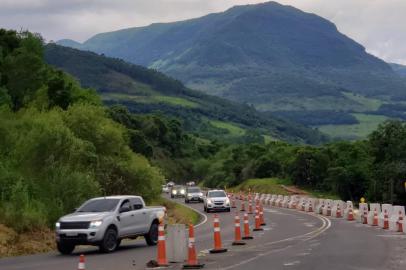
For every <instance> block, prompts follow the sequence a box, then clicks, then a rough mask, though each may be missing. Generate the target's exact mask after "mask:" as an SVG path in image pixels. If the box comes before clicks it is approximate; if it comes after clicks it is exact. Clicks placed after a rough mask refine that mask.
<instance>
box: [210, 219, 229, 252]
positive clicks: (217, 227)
mask: <svg viewBox="0 0 406 270" xmlns="http://www.w3.org/2000/svg"><path fill="white" fill-rule="evenodd" d="M226 251H227V249H226V248H223V247H222V246H221V235H220V219H219V217H218V215H214V248H213V249H210V251H209V252H210V253H222V252H226Z"/></svg>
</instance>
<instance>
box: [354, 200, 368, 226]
mask: <svg viewBox="0 0 406 270" xmlns="http://www.w3.org/2000/svg"><path fill="white" fill-rule="evenodd" d="M368 209H369V208H368V204H367V203H360V204H359V210H358V214H357V216H356V217H357V221H358V222H360V223H363V224H368V212H369V210H368Z"/></svg>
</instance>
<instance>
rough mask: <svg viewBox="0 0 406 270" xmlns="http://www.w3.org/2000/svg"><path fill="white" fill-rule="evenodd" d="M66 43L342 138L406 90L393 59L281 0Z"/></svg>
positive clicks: (366, 125) (368, 126) (372, 123)
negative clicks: (381, 56) (372, 51)
mask: <svg viewBox="0 0 406 270" xmlns="http://www.w3.org/2000/svg"><path fill="white" fill-rule="evenodd" d="M61 44H65V45H67V46H72V45H70V44H74V45H73V47H76V48H80V49H83V50H90V51H94V52H97V53H103V54H105V55H108V56H112V57H118V58H121V59H124V60H126V61H129V62H131V63H135V64H140V65H143V66H147V67H150V68H154V69H157V70H159V71H161V72H164V73H165V74H168V75H170V76H172V77H174V78H176V79H178V80H180V81H182V82H183V83H184V84H185V85H186V86H188V87H190V88H192V89H196V90H201V91H203V92H205V93H209V94H213V95H217V96H221V97H224V98H227V99H229V100H233V101H237V102H241V103H247V104H252V105H254V106H255V107H256V108H257V109H258V110H261V111H272V112H275V115H279V116H283V117H288V118H290V119H292V120H294V121H299V122H301V123H303V124H306V125H312V126H317V127H320V128H326V129H325V130H324V131H326V132H328V133H329V134H330V135H333V136H335V135H336V134H334V132H333V133H332V132H331V131H336V130H339V129H341V134H339V136H337V137H340V138H358V137H363V136H365V134H368V133H369V132H370V131H372V130H373V129H374V128H375V127H376V125H377V124H378V123H379V122H380V121H381V120H383V119H384V118H382V117H381V118H379V117H378V118H377V117H374V116H373V114H375V113H376V112H377V111H378V110H379V108H380V106H381V105H384V104H391V103H393V102H394V101H396V102H399V101H402V100H403V101H404V100H406V83H405V79H404V78H402V77H401V76H399V74H398V73H396V72H394V70H393V69H392V68H391V66H390V65H388V64H387V63H385V62H384V61H382V60H380V59H378V58H377V57H374V56H372V55H370V54H368V53H367V52H366V51H365V48H364V47H363V46H362V45H360V44H358V43H357V42H355V41H354V40H352V39H350V38H348V37H347V36H345V35H343V34H342V33H340V32H339V31H338V30H337V28H336V26H335V25H334V24H333V23H331V22H329V21H328V20H326V19H324V18H321V17H319V16H317V15H315V14H311V13H306V12H303V11H301V10H298V9H296V8H294V7H291V6H284V5H280V4H278V3H275V2H267V3H263V4H257V5H245V6H236V7H233V8H231V9H229V10H227V11H225V12H222V13H215V14H209V15H207V16H204V17H201V18H196V19H191V20H186V21H180V22H174V23H156V24H152V25H149V26H146V27H135V28H129V29H123V30H119V31H115V32H108V33H101V34H97V35H95V36H94V37H92V38H90V39H89V40H87V41H86V42H84V43H83V44H76V43H72V41H69V42H67V41H63V42H61ZM360 114H361V115H360ZM371 115H372V116H371ZM365 119H368V121H364V120H365ZM325 125H330V126H328V127H324V126H325ZM337 125H340V126H337ZM348 126H350V128H351V129H353V130H354V132H353V134H351V135H350V136H348V137H347V136H345V135H346V130H347V129H348ZM335 127H337V128H335ZM341 135H344V137H342V136H341Z"/></svg>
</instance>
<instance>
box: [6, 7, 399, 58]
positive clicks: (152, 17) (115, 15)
mask: <svg viewBox="0 0 406 270" xmlns="http://www.w3.org/2000/svg"><path fill="white" fill-rule="evenodd" d="M261 2H264V1H263V0H259V1H258V0H0V27H5V28H13V29H20V28H23V29H29V30H31V31H35V32H40V33H42V34H43V35H44V37H45V38H46V39H48V40H50V39H53V40H58V39H61V38H72V39H75V40H78V41H83V40H86V39H87V38H89V37H91V36H92V35H94V34H97V33H100V32H106V31H112V30H118V29H122V28H128V27H134V26H143V25H148V24H151V23H154V22H170V21H177V20H184V19H189V18H194V17H199V16H203V15H205V14H208V13H212V12H220V11H224V10H225V9H227V8H229V7H232V6H234V5H243V4H255V3H261ZM277 2H280V3H282V4H289V5H292V6H295V7H297V8H299V9H302V10H304V11H307V12H312V13H315V14H318V15H320V16H322V17H325V18H326V19H329V20H331V21H333V22H334V23H335V24H336V25H337V27H338V29H339V30H340V31H341V32H342V33H344V34H346V35H348V36H349V37H351V38H353V39H354V40H356V41H358V42H360V43H361V44H362V45H364V46H365V47H366V48H367V50H368V51H369V52H371V53H373V54H375V55H377V56H379V57H381V58H383V59H385V60H387V61H394V62H399V63H403V64H406V46H405V44H406V17H405V16H404V14H406V1H405V0H278V1H277Z"/></svg>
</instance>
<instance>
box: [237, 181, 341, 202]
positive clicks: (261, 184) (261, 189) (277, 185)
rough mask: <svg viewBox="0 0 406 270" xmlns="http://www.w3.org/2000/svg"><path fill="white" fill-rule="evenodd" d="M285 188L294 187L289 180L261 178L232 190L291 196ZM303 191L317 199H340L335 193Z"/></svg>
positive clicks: (307, 189)
mask: <svg viewBox="0 0 406 270" xmlns="http://www.w3.org/2000/svg"><path fill="white" fill-rule="evenodd" d="M282 185H284V186H287V187H289V186H292V182H291V181H290V180H288V179H280V178H260V179H248V180H246V181H244V182H243V183H241V184H240V185H238V186H236V187H233V188H230V190H232V191H233V192H236V191H248V190H251V191H253V192H258V193H266V194H278V195H290V193H289V192H288V191H287V190H285V189H284V188H283V187H282ZM300 189H301V190H303V191H305V192H306V193H308V194H309V195H310V196H312V197H315V198H329V199H332V200H339V199H340V198H339V197H338V196H337V195H336V194H333V193H329V192H323V191H320V190H312V189H309V188H300Z"/></svg>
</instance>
